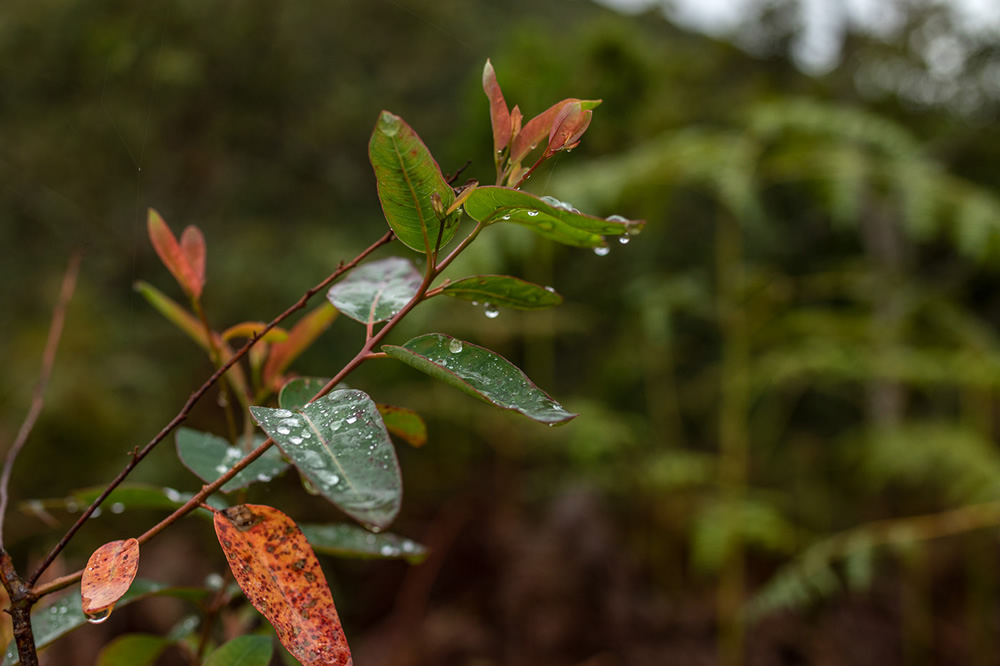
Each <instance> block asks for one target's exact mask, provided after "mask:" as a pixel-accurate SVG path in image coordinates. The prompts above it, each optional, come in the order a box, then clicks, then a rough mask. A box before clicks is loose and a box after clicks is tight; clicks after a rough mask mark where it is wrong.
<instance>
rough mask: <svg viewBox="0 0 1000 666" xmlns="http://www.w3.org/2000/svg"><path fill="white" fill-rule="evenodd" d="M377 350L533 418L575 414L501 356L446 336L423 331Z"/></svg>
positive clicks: (554, 418) (564, 418)
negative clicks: (399, 343) (396, 344)
mask: <svg viewBox="0 0 1000 666" xmlns="http://www.w3.org/2000/svg"><path fill="white" fill-rule="evenodd" d="M382 351H384V352H385V353H386V354H388V355H389V356H391V357H392V358H395V359H397V360H399V361H402V362H403V363H405V364H407V365H409V366H411V367H413V368H416V369H417V370H420V371H422V372H425V373H427V374H428V375H430V376H432V377H435V378H436V379H440V380H441V381H443V382H444V383H446V384H448V385H449V386H453V387H454V388H457V389H458V390H460V391H463V392H465V393H468V394H469V395H472V396H475V397H476V398H479V399H480V400H483V401H485V402H488V403H490V404H492V405H495V406H497V407H500V408H501V409H509V410H512V411H516V412H520V413H521V414H524V415H525V416H527V417H528V418H530V419H534V420H535V421H539V422H541V423H551V424H555V423H564V422H566V421H569V420H570V419H572V418H575V417H576V414H573V413H571V412H568V411H566V410H565V409H563V407H562V406H561V405H560V404H559V403H557V402H556V401H555V400H553V399H552V398H551V397H549V395H548V394H547V393H545V392H544V391H542V390H541V389H540V388H538V387H537V386H535V385H534V384H533V383H532V382H531V380H530V379H528V377H527V376H526V375H525V374H524V373H523V372H521V370H520V369H519V368H518V367H517V366H515V365H513V364H512V363H511V362H510V361H508V360H507V359H505V358H504V357H502V356H500V355H499V354H496V353H494V352H492V351H490V350H488V349H484V348H483V347H479V346H477V345H474V344H471V343H468V342H463V341H461V340H458V339H456V338H453V337H451V336H448V335H444V334H442V333H428V334H427V335H421V336H419V337H416V338H414V339H412V340H410V341H409V342H407V343H406V344H405V345H402V346H399V347H397V346H394V345H385V346H383V347H382Z"/></svg>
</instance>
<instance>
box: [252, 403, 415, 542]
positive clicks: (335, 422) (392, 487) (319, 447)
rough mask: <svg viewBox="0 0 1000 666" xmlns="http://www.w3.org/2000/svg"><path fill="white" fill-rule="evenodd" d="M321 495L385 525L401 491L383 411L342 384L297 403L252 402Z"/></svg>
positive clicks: (258, 416)
mask: <svg viewBox="0 0 1000 666" xmlns="http://www.w3.org/2000/svg"><path fill="white" fill-rule="evenodd" d="M250 412H251V413H252V414H253V417H254V418H255V419H256V420H257V422H258V423H259V424H260V427H261V428H263V429H264V431H265V432H266V433H267V434H268V435H270V436H271V437H273V438H274V441H275V442H276V443H277V444H278V446H280V447H281V450H282V451H284V453H285V455H286V456H287V457H288V459H289V460H291V461H292V464H293V465H295V467H296V468H297V469H298V470H299V472H300V473H301V474H302V475H303V476H304V477H305V478H306V479H307V480H308V481H309V483H310V484H311V485H312V486H313V488H315V490H317V491H318V492H319V493H320V494H321V495H323V496H324V497H326V498H327V499H328V500H330V501H331V502H333V503H334V504H335V505H337V506H338V507H339V508H340V509H341V510H342V511H344V512H345V513H347V514H348V515H349V516H351V517H352V518H354V519H356V520H358V521H360V522H361V523H363V524H365V525H366V526H370V527H374V528H378V529H385V528H386V527H388V526H389V524H390V523H392V521H393V519H394V518H395V517H396V514H397V513H398V512H399V506H400V502H401V500H402V493H403V480H402V478H401V476H400V471H399V463H398V462H397V460H396V451H395V449H394V448H393V446H392V441H391V440H390V439H389V433H388V432H387V431H386V428H385V424H384V422H383V421H382V416H381V415H380V414H379V412H378V408H377V407H376V405H375V403H374V402H372V400H371V398H369V397H368V395H366V394H365V393H364V392H362V391H356V390H353V389H341V390H336V391H331V392H330V393H328V394H327V395H325V396H323V397H322V398H320V399H318V400H316V401H315V402H311V403H309V404H308V405H305V406H303V407H301V408H298V409H295V410H291V409H285V408H279V409H273V408H270V407H251V408H250Z"/></svg>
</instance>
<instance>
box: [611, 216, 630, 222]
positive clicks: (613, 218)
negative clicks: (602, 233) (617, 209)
mask: <svg viewBox="0 0 1000 666" xmlns="http://www.w3.org/2000/svg"><path fill="white" fill-rule="evenodd" d="M608 222H622V223H624V222H628V219H627V218H624V217H622V216H621V215H611V216H609V217H608Z"/></svg>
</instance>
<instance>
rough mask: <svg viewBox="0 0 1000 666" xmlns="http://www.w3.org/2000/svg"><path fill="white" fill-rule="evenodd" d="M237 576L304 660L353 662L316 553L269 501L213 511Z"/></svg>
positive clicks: (331, 665) (335, 664) (307, 665)
mask: <svg viewBox="0 0 1000 666" xmlns="http://www.w3.org/2000/svg"><path fill="white" fill-rule="evenodd" d="M215 531H216V534H217V535H218V537H219V544H220V545H221V546H222V550H223V552H224V553H225V555H226V559H227V560H228V561H229V567H230V568H231V569H232V572H233V576H234V577H235V578H236V582H237V583H238V584H239V586H240V589H242V590H243V593H244V594H245V595H246V597H247V599H248V600H249V601H250V603H251V604H253V606H254V608H256V609H257V610H258V611H260V613H261V614H262V615H263V616H264V617H266V618H267V620H268V622H270V623H271V626H273V627H274V630H275V632H276V633H277V634H278V639H279V640H280V641H281V644H282V645H284V646H285V649H287V650H288V651H289V653H291V655H292V656H293V657H295V658H296V659H298V660H299V661H300V662H302V664H303V666H351V664H352V660H351V651H350V648H349V647H348V645H347V639H346V638H345V636H344V630H343V629H342V628H341V625H340V618H339V617H338V615H337V609H336V607H335V606H334V604H333V596H332V595H331V594H330V588H329V587H328V586H327V583H326V577H325V576H324V575H323V570H322V569H321V568H320V566H319V561H318V560H317V559H316V555H315V553H313V550H312V548H311V547H310V546H309V543H308V542H307V541H306V538H305V536H303V534H302V532H301V530H299V528H298V527H297V526H296V525H295V523H294V522H292V520H291V519H290V518H289V517H288V516H286V515H285V514H283V513H282V512H281V511H278V510H277V509H275V508H272V507H269V506H261V505H257V504H241V505H239V506H235V507H232V508H230V509H227V510H226V511H220V512H218V513H216V514H215Z"/></svg>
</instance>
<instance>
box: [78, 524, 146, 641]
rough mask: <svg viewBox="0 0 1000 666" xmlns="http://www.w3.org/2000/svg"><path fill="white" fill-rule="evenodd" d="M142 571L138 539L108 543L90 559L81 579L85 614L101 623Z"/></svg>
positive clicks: (93, 620) (82, 605)
mask: <svg viewBox="0 0 1000 666" xmlns="http://www.w3.org/2000/svg"><path fill="white" fill-rule="evenodd" d="M138 570H139V542H138V541H136V540H135V539H126V540H124V541H112V542H110V543H106V544H104V545H103V546H101V547H100V548H98V549H97V550H95V551H94V554H93V555H91V556H90V560H89V561H88V562H87V568H86V569H84V571H83V578H82V579H81V580H80V594H81V595H82V597H83V602H82V604H81V607H82V608H83V614H84V615H86V616H87V618H88V619H89V620H90V621H91V622H101V621H103V620H105V619H107V617H108V616H109V615H111V610H112V609H113V608H114V606H115V603H116V602H117V601H118V600H119V599H121V598H122V596H123V595H124V594H125V593H126V592H128V588H129V586H130V585H132V580H133V579H135V574H136V572H137V571H138Z"/></svg>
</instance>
